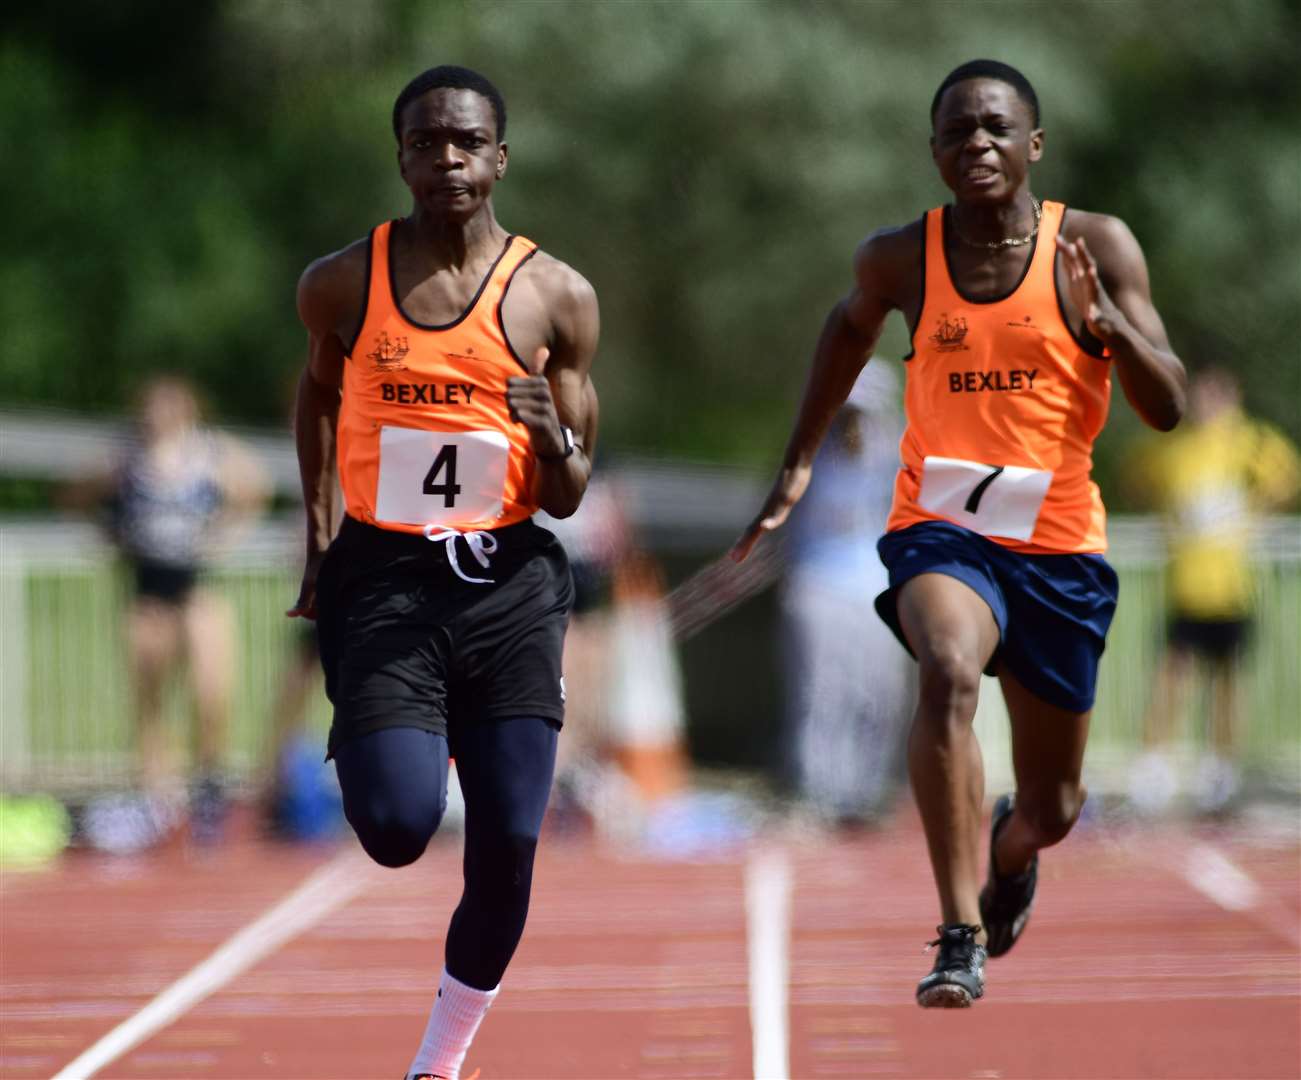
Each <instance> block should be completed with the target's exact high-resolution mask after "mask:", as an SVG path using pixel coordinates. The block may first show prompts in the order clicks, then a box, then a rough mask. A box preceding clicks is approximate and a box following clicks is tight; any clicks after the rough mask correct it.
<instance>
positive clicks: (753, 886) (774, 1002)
mask: <svg viewBox="0 0 1301 1080" xmlns="http://www.w3.org/2000/svg"><path fill="white" fill-rule="evenodd" d="M790 910H791V868H790V862H789V861H788V860H787V857H786V853H785V852H784V851H782V850H780V849H778V848H770V849H763V850H758V851H756V853H755V854H754V855H752V856H751V858H750V861H749V862H748V863H747V864H746V868H745V916H746V944H747V948H748V952H749V959H750V1033H751V1039H752V1044H753V1051H754V1076H755V1080H790V1075H791V1066H790V1038H789V1034H788V1030H787V1029H788V1021H787V1010H788V1000H789V989H788V988H789V984H790Z"/></svg>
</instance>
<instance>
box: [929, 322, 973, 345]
mask: <svg viewBox="0 0 1301 1080" xmlns="http://www.w3.org/2000/svg"><path fill="white" fill-rule="evenodd" d="M966 336H967V320H966V319H965V318H963V317H962V316H961V315H959V316H958V317H957V318H956V319H950V318H949V317H948V315H941V316H940V317H939V321H938V325H937V327H936V329H935V333H933V334H932V335H931V341H933V342H935V347H936V348H937V349H938V350H939V351H940V352H958V351H959V350H961V349H966V348H967V346H966V345H964V344H963V341H964V339H965V338H966Z"/></svg>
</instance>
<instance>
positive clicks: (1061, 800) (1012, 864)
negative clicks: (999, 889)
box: [994, 667, 1091, 876]
mask: <svg viewBox="0 0 1301 1080" xmlns="http://www.w3.org/2000/svg"><path fill="white" fill-rule="evenodd" d="M998 678H999V682H1000V683H1001V684H1002V687H1003V697H1004V699H1005V700H1006V701H1007V712H1008V716H1009V717H1010V719H1011V721H1012V766H1013V769H1014V770H1015V772H1016V805H1015V808H1014V809H1013V811H1012V816H1011V818H1009V819H1008V822H1007V824H1006V825H1004V826H1003V828H1002V829H1001V830H1000V832H999V834H998V841H997V844H996V846H995V852H994V858H995V862H996V863H997V866H996V867H995V869H996V871H997V872H998V873H999V874H1000V875H1004V876H1010V875H1015V874H1020V873H1022V872H1023V871H1024V870H1025V869H1026V867H1027V866H1028V865H1029V863H1030V860H1031V858H1033V857H1034V853H1035V852H1036V851H1038V850H1039V849H1040V848H1046V847H1051V846H1052V845H1053V844H1055V843H1057V842H1058V841H1059V840H1062V839H1064V838H1065V836H1066V834H1067V833H1068V832H1070V831H1071V826H1073V825H1074V824H1075V822H1076V821H1077V820H1078V818H1079V816H1080V810H1081V809H1082V808H1083V806H1084V798H1085V790H1084V785H1083V784H1082V783H1081V782H1080V772H1081V769H1082V768H1083V766H1084V744H1085V742H1086V740H1087V739H1088V736H1089V717H1090V715H1091V713H1073V712H1068V711H1067V710H1066V709H1060V708H1058V707H1057V706H1055V705H1049V704H1048V703H1047V702H1046V701H1043V700H1041V699H1040V698H1037V697H1035V696H1034V694H1032V693H1030V691H1029V690H1027V689H1026V688H1025V687H1024V686H1022V685H1021V684H1020V683H1019V682H1017V680H1016V679H1015V678H1013V676H1012V675H1011V674H1010V673H1009V672H1008V670H1007V668H1006V667H1003V668H1001V669H1000V671H999V674H998Z"/></svg>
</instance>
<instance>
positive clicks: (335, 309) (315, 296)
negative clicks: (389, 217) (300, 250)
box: [298, 236, 370, 329]
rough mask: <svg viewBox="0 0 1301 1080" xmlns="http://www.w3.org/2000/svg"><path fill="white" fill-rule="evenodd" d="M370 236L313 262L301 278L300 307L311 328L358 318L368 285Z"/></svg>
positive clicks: (326, 326)
mask: <svg viewBox="0 0 1301 1080" xmlns="http://www.w3.org/2000/svg"><path fill="white" fill-rule="evenodd" d="M369 263H370V237H369V236H363V237H361V238H360V239H359V240H354V241H353V242H352V243H351V244H349V245H348V246H347V247H345V248H340V249H339V250H338V251H333V252H331V253H330V254H328V255H322V256H321V257H320V258H319V259H316V260H314V261H313V262H311V263H310V264H309V265H308V267H307V269H306V270H304V271H303V273H302V276H301V277H300V278H299V279H298V311H299V314H300V315H301V316H302V319H303V322H304V323H306V324H307V326H308V328H309V329H317V328H318V327H323V328H333V327H335V326H337V325H339V324H340V323H348V322H349V321H355V319H356V317H357V313H358V312H359V311H360V310H361V305H362V303H363V300H364V297H365V295H366V287H367V273H368V270H369Z"/></svg>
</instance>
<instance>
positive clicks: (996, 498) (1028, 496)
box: [917, 457, 1053, 540]
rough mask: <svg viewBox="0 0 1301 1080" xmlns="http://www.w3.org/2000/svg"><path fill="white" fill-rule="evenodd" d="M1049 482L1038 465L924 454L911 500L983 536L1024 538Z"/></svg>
mask: <svg viewBox="0 0 1301 1080" xmlns="http://www.w3.org/2000/svg"><path fill="white" fill-rule="evenodd" d="M1052 481H1053V474H1052V473H1051V472H1046V471H1044V470H1042V469H1026V468H1023V467H1021V466H1019V465H986V464H984V463H983V462H979V461H964V460H962V459H961V458H946V457H927V458H926V460H925V462H924V463H923V466H922V484H921V492H920V494H919V495H918V498H917V502H918V505H919V506H921V508H922V509H923V510H927V511H929V512H930V513H932V514H936V515H938V516H939V517H942V518H946V519H947V520H949V521H952V522H954V523H955V524H958V525H961V526H963V527H964V528H967V529H971V530H972V531H973V532H978V533H980V534H981V535H983V536H1006V537H1008V538H1010V539H1013V540H1029V539H1030V537H1031V536H1033V535H1034V528H1035V523H1036V522H1037V521H1038V520H1039V511H1040V509H1041V508H1042V506H1043V501H1044V497H1045V496H1046V495H1047V494H1048V488H1049V485H1051V484H1052Z"/></svg>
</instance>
